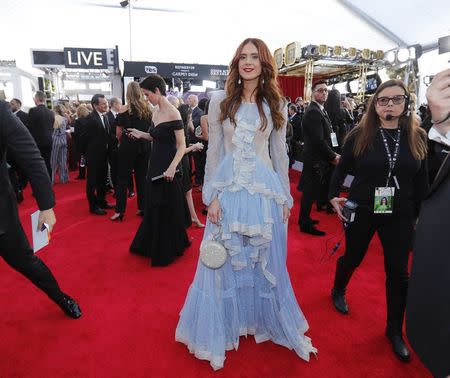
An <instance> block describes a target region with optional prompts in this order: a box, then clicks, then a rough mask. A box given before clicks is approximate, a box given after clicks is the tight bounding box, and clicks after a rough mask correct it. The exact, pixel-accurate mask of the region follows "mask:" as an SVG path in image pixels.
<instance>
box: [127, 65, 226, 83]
mask: <svg viewBox="0 0 450 378" xmlns="http://www.w3.org/2000/svg"><path fill="white" fill-rule="evenodd" d="M150 74H158V75H160V76H162V77H163V78H165V79H168V78H174V79H175V78H178V79H180V80H183V81H186V80H193V81H194V80H211V81H215V80H226V78H227V75H228V66H221V65H217V66H216V65H210V64H190V63H189V64H186V63H160V62H124V74H123V76H127V77H145V76H148V75H150Z"/></svg>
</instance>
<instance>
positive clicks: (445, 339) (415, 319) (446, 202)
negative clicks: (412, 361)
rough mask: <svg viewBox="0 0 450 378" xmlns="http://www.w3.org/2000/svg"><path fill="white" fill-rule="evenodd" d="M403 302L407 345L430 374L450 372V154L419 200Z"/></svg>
mask: <svg viewBox="0 0 450 378" xmlns="http://www.w3.org/2000/svg"><path fill="white" fill-rule="evenodd" d="M407 303H408V305H407V309H406V333H407V335H408V339H409V341H410V343H411V346H412V347H413V348H414V351H415V352H416V353H417V355H418V356H419V358H420V359H421V360H422V362H423V363H424V364H425V366H426V367H427V368H428V369H430V371H431V372H432V373H433V375H434V376H436V377H446V376H448V375H450V156H447V158H446V160H445V161H444V163H443V165H442V166H441V169H440V171H439V173H438V174H437V176H436V179H435V180H434V182H433V185H432V186H431V188H430V191H429V192H428V195H427V197H426V198H425V200H424V201H423V202H422V206H421V210H420V215H419V223H418V225H417V228H416V234H415V239H414V248H413V264H412V269H411V278H410V280H409V289H408V302H407Z"/></svg>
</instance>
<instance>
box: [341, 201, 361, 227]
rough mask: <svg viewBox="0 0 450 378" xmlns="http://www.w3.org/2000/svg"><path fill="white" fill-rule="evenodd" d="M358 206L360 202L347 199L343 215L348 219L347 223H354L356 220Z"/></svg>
mask: <svg viewBox="0 0 450 378" xmlns="http://www.w3.org/2000/svg"><path fill="white" fill-rule="evenodd" d="M357 208H358V204H357V203H355V202H352V201H350V200H347V201H345V203H344V206H343V207H342V215H343V216H344V218H345V219H347V221H346V222H345V223H348V224H350V223H353V221H354V220H355V215H356V209H357Z"/></svg>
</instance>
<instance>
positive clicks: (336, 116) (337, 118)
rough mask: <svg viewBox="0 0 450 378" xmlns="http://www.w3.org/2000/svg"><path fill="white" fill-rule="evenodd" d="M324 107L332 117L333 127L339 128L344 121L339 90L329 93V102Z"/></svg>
mask: <svg viewBox="0 0 450 378" xmlns="http://www.w3.org/2000/svg"><path fill="white" fill-rule="evenodd" d="M323 107H324V108H325V110H326V111H327V113H328V116H329V117H330V120H331V123H332V124H333V126H337V125H338V124H339V123H340V122H341V121H342V118H343V117H342V106H341V93H340V92H339V91H338V90H337V89H332V90H331V91H330V92H328V98H327V101H325V104H323Z"/></svg>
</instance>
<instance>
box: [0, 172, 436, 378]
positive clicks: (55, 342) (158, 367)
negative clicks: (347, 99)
mask: <svg viewBox="0 0 450 378" xmlns="http://www.w3.org/2000/svg"><path fill="white" fill-rule="evenodd" d="M297 179H298V174H297V173H296V172H292V182H293V183H294V184H293V185H292V192H293V194H294V198H295V207H294V209H293V211H292V216H291V220H290V225H289V229H290V232H289V255H288V268H289V271H290V274H291V280H292V284H293V287H294V290H295V293H296V295H297V298H298V300H299V303H300V305H301V308H302V309H303V311H304V313H305V315H306V317H307V319H308V321H309V323H310V331H309V333H308V334H309V336H311V337H312V340H313V344H314V345H315V346H316V347H317V348H318V350H319V354H318V358H317V359H316V358H314V357H312V359H311V361H310V362H309V363H306V362H304V361H303V360H301V359H300V358H298V357H297V356H296V355H295V353H294V352H293V351H289V350H287V349H285V348H283V347H280V346H277V345H274V344H272V343H270V342H266V343H263V344H255V342H254V339H253V337H249V338H248V339H241V343H240V346H239V350H238V351H237V352H236V351H231V352H228V353H227V359H226V361H225V368H224V369H222V370H221V371H219V372H216V373H214V372H213V371H212V369H211V368H210V366H209V364H208V363H207V362H204V361H199V360H197V359H196V358H194V357H193V356H192V355H191V354H189V352H188V350H187V348H186V347H185V346H184V345H182V344H179V343H176V342H175V341H174V332H175V327H176V324H177V321H178V312H179V310H180V308H181V306H182V304H183V302H184V298H185V295H186V292H187V289H188V286H189V284H190V282H191V280H192V278H193V275H194V271H195V267H196V262H197V256H198V246H199V242H200V240H201V237H202V230H201V229H196V228H194V227H192V228H191V229H190V230H189V234H190V236H191V237H192V239H193V244H192V246H191V248H190V249H189V250H187V251H186V253H185V255H184V256H183V257H181V258H180V259H178V260H177V261H176V262H175V263H174V264H172V265H171V266H169V267H166V268H151V267H150V266H149V261H148V260H147V259H145V258H142V257H139V256H135V255H131V254H130V253H129V252H128V246H129V244H130V242H131V240H132V238H133V236H134V232H135V230H136V229H137V227H138V224H139V222H140V219H141V218H139V217H137V216H136V215H135V213H136V199H135V198H133V199H132V200H131V201H129V202H128V204H129V206H128V209H127V213H126V216H125V219H124V222H123V223H113V222H110V221H109V220H108V218H106V217H99V216H95V215H90V214H89V213H88V208H87V202H86V199H85V193H84V185H85V182H84V181H75V180H72V181H71V182H70V183H69V184H67V185H61V184H57V185H56V186H55V192H56V196H57V206H56V209H55V211H56V215H57V220H58V222H57V224H56V228H55V231H54V233H53V235H52V240H51V244H50V245H49V246H48V247H46V248H45V249H43V250H42V251H40V252H38V254H39V256H40V257H41V258H42V259H43V260H44V261H45V262H46V263H47V264H48V265H49V267H50V268H51V269H52V271H53V273H54V274H55V276H56V277H57V279H58V280H59V282H60V284H61V286H62V288H63V290H64V291H66V292H67V293H69V294H70V295H72V296H74V297H75V298H76V299H77V300H78V301H79V303H80V305H81V308H82V310H83V312H84V315H83V317H82V318H81V319H79V320H71V319H69V318H67V317H66V316H65V315H64V314H63V313H62V312H61V311H60V310H59V309H58V308H57V307H56V306H55V305H54V304H53V303H52V302H50V301H49V300H48V299H47V297H46V296H45V295H43V294H42V293H40V292H39V290H37V289H36V288H34V286H32V285H31V284H30V283H29V282H28V281H26V280H25V279H24V278H23V277H21V276H19V275H18V274H17V273H16V272H14V271H13V270H12V269H10V268H9V267H8V266H7V265H6V264H5V263H0V308H1V312H2V315H1V319H2V321H1V323H0V333H1V342H0V356H1V357H0V377H46V378H49V377H50V378H52V377H205V376H216V377H222V376H226V377H409V378H410V377H429V376H430V375H429V374H428V373H427V372H426V370H425V368H424V367H423V365H422V364H421V363H420V361H419V360H418V358H417V357H416V356H413V360H412V362H411V363H410V364H404V363H402V362H400V361H398V360H397V359H396V358H395V356H394V355H393V353H392V352H391V348H390V344H389V343H388V341H387V339H386V337H385V336H384V326H385V294H384V271H383V262H382V255H381V250H380V246H379V242H378V241H376V242H373V243H372V246H371V249H370V251H369V252H368V254H367V257H366V259H365V261H364V262H363V264H362V266H361V268H360V269H359V270H358V271H357V272H356V273H355V275H354V277H353V280H352V282H351V283H350V287H349V293H348V300H349V304H350V306H351V313H350V315H349V316H346V317H345V316H342V315H340V314H338V313H337V312H336V311H335V310H334V309H333V308H332V306H331V302H330V298H329V294H330V288H331V285H332V279H333V274H334V268H335V261H336V256H333V257H331V258H330V259H326V261H325V262H323V261H321V259H322V256H323V255H324V253H325V244H326V239H324V238H317V237H312V236H308V235H305V234H300V233H299V232H298V228H297V225H296V222H297V217H298V203H299V194H298V192H297V191H296V190H295V183H296V182H297ZM194 191H195V189H194ZM25 196H26V199H25V201H24V202H23V203H22V204H21V205H20V212H21V217H22V220H23V222H24V224H25V229H26V232H27V234H28V235H29V232H30V225H29V223H30V221H29V216H30V214H31V212H32V211H34V210H35V206H36V205H35V204H34V201H33V198H32V197H31V193H30V190H29V189H27V190H26V193H25ZM196 200H197V201H196V202H197V205H198V206H197V207H198V209H200V204H199V193H197V192H196ZM112 201H113V200H112V198H110V202H112ZM111 214H112V212H111V211H109V215H111ZM313 218H316V219H319V220H320V226H321V227H320V228H321V229H323V230H325V231H327V232H328V234H327V236H328V235H329V236H332V235H333V234H339V233H340V227H339V225H338V222H337V220H336V217H334V216H330V215H326V214H322V213H319V214H313ZM334 243H335V240H333V244H334ZM329 244H332V243H331V242H329ZM329 249H330V248H329ZM338 253H342V249H341V250H340V251H339V252H338ZM327 257H328V255H327Z"/></svg>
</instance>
